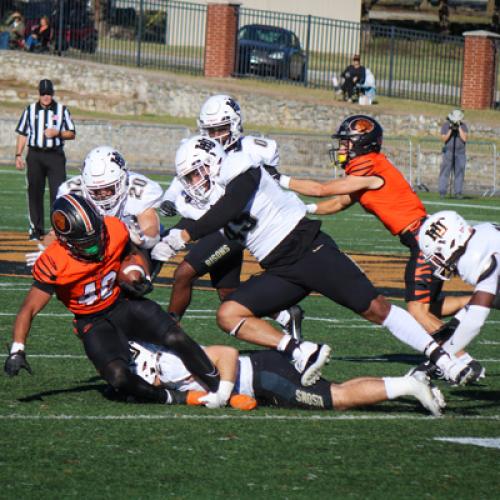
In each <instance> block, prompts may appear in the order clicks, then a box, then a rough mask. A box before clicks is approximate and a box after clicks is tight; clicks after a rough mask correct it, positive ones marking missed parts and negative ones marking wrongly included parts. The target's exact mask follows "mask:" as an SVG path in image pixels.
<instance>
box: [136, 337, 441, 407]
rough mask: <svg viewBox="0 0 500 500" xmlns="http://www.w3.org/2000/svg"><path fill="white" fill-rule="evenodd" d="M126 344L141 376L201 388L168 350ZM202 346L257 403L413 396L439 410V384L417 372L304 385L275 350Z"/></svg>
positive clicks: (344, 402)
mask: <svg viewBox="0 0 500 500" xmlns="http://www.w3.org/2000/svg"><path fill="white" fill-rule="evenodd" d="M131 347H132V351H133V352H134V361H135V363H134V365H133V370H134V371H135V372H136V373H137V374H138V375H139V376H140V377H142V378H143V379H144V380H146V381H148V382H150V383H155V384H161V385H162V386H164V387H166V388H169V389H175V390H177V391H204V390H205V388H204V387H203V385H201V384H200V383H199V382H198V381H197V380H196V379H195V378H194V377H193V376H192V374H191V373H190V372H189V370H188V369H187V368H186V367H185V365H184V363H183V362H182V361H181V359H180V358H179V357H178V356H177V355H176V354H175V353H174V352H172V351H169V350H166V349H163V348H160V347H157V346H153V345H149V344H143V343H138V342H132V343H131ZM204 349H205V352H206V353H207V355H208V357H209V358H210V359H211V360H212V362H213V363H214V365H215V366H216V367H217V368H218V369H219V372H220V374H221V381H222V380H224V378H226V379H227V378H228V377H229V376H230V374H232V376H233V378H232V381H233V383H234V393H235V394H238V395H245V396H248V397H249V398H255V399H256V400H257V401H258V404H259V405H268V406H280V407H287V408H294V407H295V408H309V409H318V410H332V409H333V410H347V409H349V408H355V407H357V406H368V405H372V404H375V403H380V402H382V401H387V400H389V399H396V398H399V397H403V396H413V397H415V398H416V399H418V401H420V403H421V404H422V405H423V406H424V408H426V409H427V410H429V411H430V412H431V413H432V414H433V415H435V416H439V415H441V412H442V410H443V408H444V406H445V403H444V398H443V395H442V394H441V392H440V391H439V389H437V388H436V387H434V386H432V384H430V383H429V380H428V378H427V377H425V376H421V375H422V374H421V373H420V374H416V375H415V376H406V377H385V378H375V377H362V378H355V379H352V380H348V381H347V382H344V383H342V384H336V383H331V382H328V381H327V380H325V379H323V378H320V379H319V380H318V381H317V382H316V383H314V384H313V385H310V386H308V387H305V386H303V385H302V384H301V383H300V375H299V374H298V372H297V371H296V370H295V369H294V368H293V366H292V365H291V364H290V362H289V361H288V359H287V358H286V357H285V356H284V355H283V354H282V353H279V352H277V351H269V350H262V351H254V352H251V353H250V354H248V355H238V351H237V350H236V349H234V348H233V347H229V346H222V345H214V346H209V347H205V348H204ZM228 400H230V399H229V397H228ZM230 401H233V400H230ZM239 401H242V402H243V403H244V404H245V406H246V405H247V404H248V400H245V399H238V398H235V399H234V403H233V402H231V406H233V407H235V408H240V409H246V408H247V406H246V407H245V408H241V407H239V406H238V402H239Z"/></svg>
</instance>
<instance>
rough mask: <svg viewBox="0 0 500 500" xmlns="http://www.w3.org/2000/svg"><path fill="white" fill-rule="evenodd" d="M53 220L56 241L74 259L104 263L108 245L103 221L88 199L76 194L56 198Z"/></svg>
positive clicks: (52, 214) (51, 218) (51, 217)
mask: <svg viewBox="0 0 500 500" xmlns="http://www.w3.org/2000/svg"><path fill="white" fill-rule="evenodd" d="M50 220H51V223H52V227H53V228H54V231H55V233H56V236H57V238H58V239H59V241H60V242H61V243H62V244H63V245H64V246H65V247H66V248H67V249H68V250H69V252H70V253H71V254H72V255H73V256H74V257H75V258H77V259H79V260H84V261H88V262H99V261H100V260H102V257H103V256H104V249H105V243H106V230H105V225H104V221H103V218H102V216H100V215H99V214H97V212H96V211H95V210H94V208H93V207H92V205H90V204H89V202H88V201H86V200H85V198H82V197H81V196H78V195H76V194H67V195H64V196H61V197H60V198H57V200H56V201H55V202H54V206H53V207H52V213H51V215H50Z"/></svg>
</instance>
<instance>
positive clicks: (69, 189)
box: [56, 175, 84, 198]
mask: <svg viewBox="0 0 500 500" xmlns="http://www.w3.org/2000/svg"><path fill="white" fill-rule="evenodd" d="M69 193H72V194H78V195H80V196H84V194H83V181H82V176H81V175H75V176H74V177H71V178H70V179H68V180H67V181H66V182H63V183H62V184H61V185H60V186H59V188H58V190H57V196H56V198H60V197H61V196H64V195H65V194H69Z"/></svg>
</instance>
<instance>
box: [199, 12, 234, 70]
mask: <svg viewBox="0 0 500 500" xmlns="http://www.w3.org/2000/svg"><path fill="white" fill-rule="evenodd" d="M238 8H239V5H236V4H215V3H213V4H212V3H209V4H208V8H207V27H206V38H205V76H208V77H218V78H225V77H228V76H231V74H232V73H233V70H234V59H235V53H236V32H237V29H238Z"/></svg>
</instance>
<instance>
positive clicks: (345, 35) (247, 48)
mask: <svg viewBox="0 0 500 500" xmlns="http://www.w3.org/2000/svg"><path fill="white" fill-rule="evenodd" d="M239 26H240V32H239V40H238V48H237V61H236V66H235V73H236V74H237V75H240V76H249V75H251V76H252V77H257V78H259V77H260V78H273V79H278V80H280V81H286V82H287V83H290V81H291V80H292V81H293V80H296V81H297V82H300V83H301V84H303V85H307V86H309V87H319V88H326V89H332V88H333V83H332V77H333V76H334V75H335V76H337V78H338V79H340V75H341V73H342V71H343V70H344V69H345V68H346V67H347V66H348V65H349V64H350V61H351V59H352V56H353V54H356V53H358V54H361V57H362V64H363V65H364V66H365V67H368V68H370V69H371V71H372V73H373V74H374V75H375V78H376V86H377V93H378V94H380V95H387V96H394V97H400V98H403V99H416V100H424V101H428V102H436V103H441V104H450V105H457V104H459V103H460V92H461V85H460V82H461V79H462V61H463V50H464V39H463V38H462V37H452V36H444V35H439V34H434V33H426V32H422V31H417V30H409V29H401V28H396V27H394V26H389V27H387V26H382V25H375V24H359V23H353V22H347V21H340V20H335V19H328V18H322V17H315V16H303V15H297V14H285V13H278V12H271V11H264V10H254V9H246V8H241V9H240V12H239ZM259 26H265V27H266V28H265V30H264V29H263V28H261V32H260V33H259V32H258V31H257V30H258V29H259V28H258V27H259ZM250 27H253V29H251V28H250ZM270 28H274V33H273V32H272V30H271V29H270ZM284 30H285V31H284ZM256 31H257V34H255V33H256ZM287 32H291V33H287ZM294 37H297V39H298V41H299V44H300V45H299V46H298V45H297V44H296V43H295V38H294ZM262 42H271V43H274V45H275V46H274V48H272V47H271V46H268V47H267V48H266V47H265V46H264V44H263V43H262ZM266 56H267V57H266ZM301 65H303V67H302V66H301ZM294 66H298V67H299V71H297V70H296V69H294Z"/></svg>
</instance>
